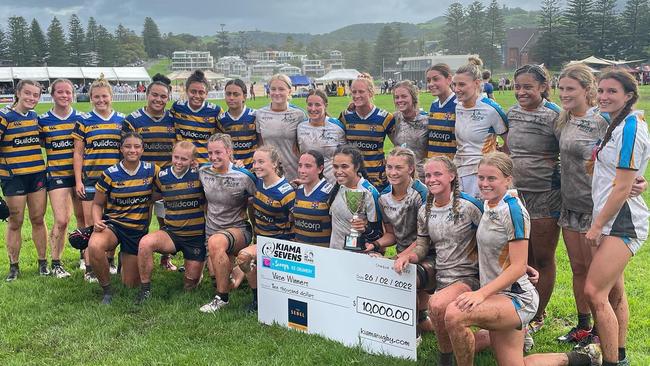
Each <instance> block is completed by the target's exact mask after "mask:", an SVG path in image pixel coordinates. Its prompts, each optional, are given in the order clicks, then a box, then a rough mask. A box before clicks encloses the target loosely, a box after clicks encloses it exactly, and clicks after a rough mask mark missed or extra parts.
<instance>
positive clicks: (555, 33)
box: [533, 0, 568, 68]
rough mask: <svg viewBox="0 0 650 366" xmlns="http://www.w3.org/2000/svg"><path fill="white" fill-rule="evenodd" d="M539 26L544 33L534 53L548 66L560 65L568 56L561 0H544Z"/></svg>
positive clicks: (536, 44)
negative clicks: (563, 29)
mask: <svg viewBox="0 0 650 366" xmlns="http://www.w3.org/2000/svg"><path fill="white" fill-rule="evenodd" d="M539 26H540V31H541V32H542V35H541V36H540V37H539V39H538V40H537V43H535V47H534V48H533V54H534V55H535V58H536V59H538V60H540V61H542V62H543V63H544V65H546V67H547V68H552V67H558V66H560V64H561V62H562V61H563V59H564V58H565V57H566V55H565V54H564V50H565V49H566V48H568V47H565V43H564V40H565V39H564V38H563V37H562V33H561V26H562V11H561V10H560V0H544V1H543V2H542V8H541V11H540V17H539Z"/></svg>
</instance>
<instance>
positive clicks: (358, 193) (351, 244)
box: [343, 189, 366, 252]
mask: <svg viewBox="0 0 650 366" xmlns="http://www.w3.org/2000/svg"><path fill="white" fill-rule="evenodd" d="M344 197H345V204H346V206H348V210H350V213H352V219H353V220H357V219H359V217H360V216H361V215H363V214H364V213H363V211H364V208H365V198H366V191H363V190H358V189H348V190H346V191H345V196H344ZM360 236H361V233H359V232H358V231H357V230H355V229H353V228H350V234H349V235H346V236H345V244H344V245H343V249H345V250H351V251H354V252H360V251H362V250H364V249H365V243H364V240H363V239H362V238H361V237H360Z"/></svg>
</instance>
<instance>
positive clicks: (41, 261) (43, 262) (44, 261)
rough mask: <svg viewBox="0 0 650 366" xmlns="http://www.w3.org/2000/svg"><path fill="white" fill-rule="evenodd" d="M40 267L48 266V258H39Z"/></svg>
mask: <svg viewBox="0 0 650 366" xmlns="http://www.w3.org/2000/svg"><path fill="white" fill-rule="evenodd" d="M38 267H39V268H42V267H47V259H39V260H38Z"/></svg>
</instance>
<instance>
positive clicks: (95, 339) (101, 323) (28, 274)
mask: <svg viewBox="0 0 650 366" xmlns="http://www.w3.org/2000/svg"><path fill="white" fill-rule="evenodd" d="M642 91H643V97H642V99H641V103H640V104H639V109H646V110H648V109H650V99H649V98H648V95H649V94H650V88H644V89H643V90H642ZM496 97H497V100H498V101H499V103H500V104H501V105H502V106H504V108H507V107H508V106H511V105H512V104H513V103H514V102H515V99H514V97H513V95H512V92H506V93H503V94H499V93H497V94H496ZM431 99H432V98H431V96H429V95H425V94H422V95H421V101H420V103H421V105H423V106H425V109H426V108H428V106H429V105H430V103H431ZM375 101H376V104H377V105H378V106H380V107H382V108H386V109H388V110H393V109H394V108H393V105H392V100H391V97H390V96H385V95H380V96H377V97H376V98H375ZM293 102H294V103H295V104H297V105H299V106H303V107H304V105H305V103H304V100H302V99H301V100H294V101H293ZM348 102H349V99H347V98H331V100H330V105H329V111H330V114H332V115H334V116H337V115H338V113H339V112H340V111H341V110H343V109H344V108H345V106H346V105H347V103H348ZM218 103H219V104H221V105H225V104H224V103H223V101H220V102H218ZM266 103H268V99H266V98H264V97H261V98H257V100H256V101H254V102H250V103H249V104H250V106H251V107H259V106H262V105H264V104H266ZM141 105H142V103H116V104H115V106H114V107H115V109H116V110H118V111H121V112H124V113H129V112H131V111H133V110H135V109H136V108H138V107H140V106H141ZM49 107H50V106H49V105H39V106H38V108H37V111H38V112H43V111H45V110H47V109H48V108H49ZM76 108H78V109H79V110H83V111H88V110H89V109H90V105H89V104H88V103H81V104H79V105H77V106H76ZM649 177H650V174H646V178H649ZM645 199H646V202H648V201H649V200H650V194H649V193H648V192H646V193H645ZM46 221H47V223H48V227H51V225H52V214H51V211H50V210H48V213H47V216H46ZM73 226H74V222H72V223H71V227H73ZM5 227H6V224H0V238H2V239H0V240H1V241H0V242H1V243H4V238H5ZM152 229H153V227H152ZM0 247H2V248H0V251H4V250H5V248H4V244H2V245H0ZM63 261H64V264H65V265H66V266H67V268H68V269H69V270H70V271H71V272H72V273H73V276H72V277H71V278H68V279H63V280H58V279H55V278H41V277H39V276H38V273H37V264H36V252H35V249H34V245H33V244H32V242H31V231H30V225H29V222H28V219H27V218H26V219H25V225H24V227H23V249H22V253H21V262H20V263H21V277H20V278H19V279H18V280H17V281H15V282H13V283H5V282H4V281H2V282H0V323H1V324H3V325H2V326H0V364H2V365H24V364H29V365H31V364H34V365H42V364H62V365H79V364H93V365H95V364H97V365H116V364H120V365H121V364H127V365H160V364H200V365H203V364H214V365H221V364H223V365H259V364H264V365H267V366H269V365H349V364H359V365H367V364H372V365H376V366H379V365H411V364H414V363H413V362H409V361H404V360H399V359H395V358H390V357H384V356H376V355H369V354H367V353H365V352H363V351H362V350H360V349H358V348H354V349H353V348H346V347H344V346H342V345H340V344H338V343H336V342H333V341H329V340H326V339H324V338H321V337H318V336H312V335H306V334H302V333H299V332H296V331H291V330H287V329H284V328H282V327H279V326H266V325H261V324H259V323H258V322H257V319H256V317H255V316H252V315H248V314H246V313H245V312H244V307H245V305H246V304H247V303H248V302H249V301H250V296H251V295H250V292H249V291H248V290H247V289H241V290H238V291H235V292H234V293H233V295H232V296H231V304H230V305H229V307H228V308H226V309H224V310H222V311H220V312H219V313H218V314H214V315H206V314H202V313H200V312H199V311H198V308H199V307H200V306H201V305H203V304H205V303H206V302H207V301H208V300H209V299H210V298H211V297H212V296H213V290H212V289H211V287H210V284H209V281H203V283H201V285H200V287H199V288H198V290H197V291H195V292H193V293H184V292H183V291H182V277H181V274H179V273H169V272H163V271H161V270H160V269H158V268H156V270H155V272H154V276H153V298H152V299H151V301H149V303H147V304H146V305H145V306H142V307H137V306H135V305H133V300H134V298H135V295H136V292H137V290H135V289H126V288H124V287H123V286H121V285H119V284H118V283H119V280H118V279H117V277H115V278H114V281H113V282H114V284H115V290H116V293H115V298H114V301H113V304H112V305H111V306H101V305H100V304H99V300H100V293H101V290H100V288H99V286H97V285H96V284H87V283H85V282H84V281H83V274H82V273H81V272H80V271H79V270H78V269H76V266H77V264H78V252H76V251H75V250H73V249H72V248H70V247H69V246H68V247H67V248H66V250H65V253H64V258H63ZM557 261H558V276H557V284H556V288H555V292H554V294H553V297H552V299H551V303H550V304H549V306H548V308H547V311H548V318H547V319H548V320H547V323H546V326H545V327H544V328H543V329H542V330H541V331H540V332H539V333H537V334H536V335H535V341H536V345H535V348H534V349H533V351H534V352H566V351H568V350H569V349H570V347H569V346H562V345H558V344H557V343H556V342H555V337H557V336H558V335H560V334H563V333H564V332H566V331H567V330H568V327H569V326H571V325H573V324H574V323H575V308H574V303H573V295H572V292H571V274H570V273H571V272H570V268H569V263H568V260H567V256H566V250H565V249H564V245H563V244H562V243H560V245H559V246H558V250H557ZM649 261H650V250H649V249H648V247H647V245H646V246H645V247H643V248H642V249H641V250H640V252H639V253H638V254H637V256H636V257H635V258H633V259H632V261H631V263H630V264H629V265H628V267H627V270H626V280H627V281H626V282H627V294H628V297H629V302H630V312H631V320H630V330H629V337H628V344H627V349H628V354H629V355H630V357H631V361H632V363H633V364H635V365H647V364H650V348H649V347H648V340H647V339H648V338H646V337H649V336H650V306H649V305H648V304H647V303H645V301H644V298H645V296H648V295H650V283H649V282H647V280H646V279H647V278H649V276H650V268H649V267H648V265H647V264H645V263H647V262H649ZM176 262H177V264H180V263H179V262H180V261H179V260H178V259H176ZM7 269H8V260H7V257H6V256H0V275H2V276H3V277H2V278H4V275H5V272H6V271H7ZM332 316H336V315H335V314H333V315H332ZM418 351H419V352H418V355H419V357H418V362H417V363H418V364H423V365H424V364H428V365H431V364H434V362H435V359H436V354H437V349H436V341H435V337H434V335H433V334H426V335H425V336H424V342H423V343H422V345H421V346H420V348H419V350H418ZM476 363H477V364H478V365H495V362H494V359H493V357H492V356H491V354H490V353H489V352H483V353H482V354H480V355H479V356H478V358H477V361H476Z"/></svg>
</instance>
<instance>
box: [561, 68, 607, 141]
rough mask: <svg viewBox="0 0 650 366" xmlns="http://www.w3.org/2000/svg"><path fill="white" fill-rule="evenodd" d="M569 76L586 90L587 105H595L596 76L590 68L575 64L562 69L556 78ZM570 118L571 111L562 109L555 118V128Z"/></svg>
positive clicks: (562, 125)
mask: <svg viewBox="0 0 650 366" xmlns="http://www.w3.org/2000/svg"><path fill="white" fill-rule="evenodd" d="M564 78H571V79H573V80H575V81H577V82H578V83H579V84H580V86H581V87H582V88H583V89H585V90H586V91H587V105H588V106H590V107H593V106H595V105H596V91H597V87H596V78H595V77H594V75H593V74H592V73H591V70H590V69H589V67H587V65H585V64H575V65H571V66H567V67H565V68H564V69H562V72H561V73H560V77H559V79H558V80H562V79H564ZM570 119H571V111H569V110H566V109H563V110H562V111H561V112H560V116H559V117H558V119H557V123H556V125H555V128H556V129H558V130H561V129H562V128H563V127H564V125H565V124H566V123H567V122H568V121H569V120H570Z"/></svg>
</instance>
